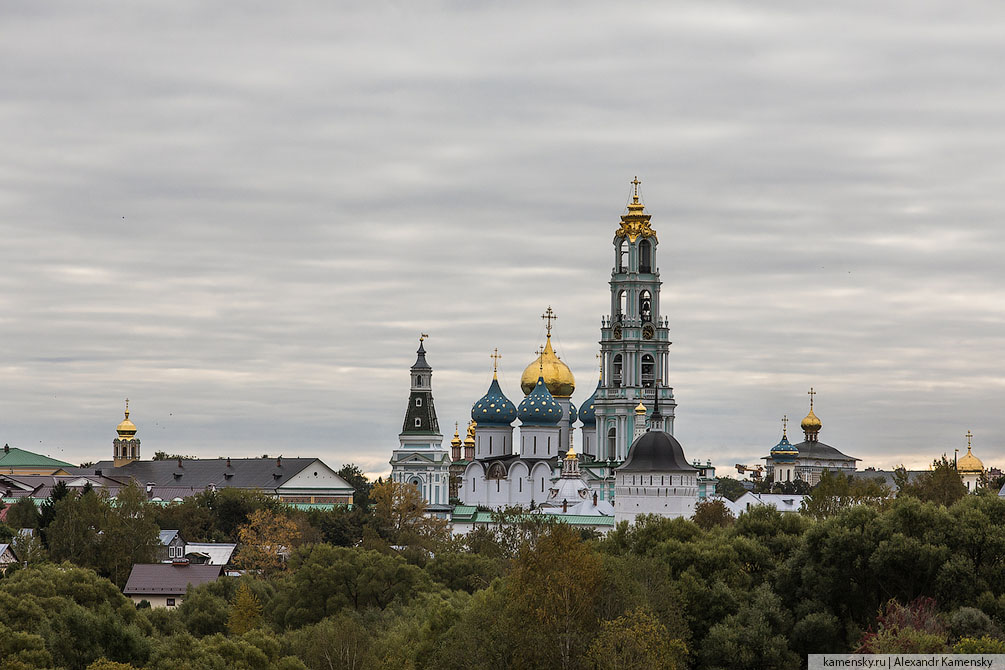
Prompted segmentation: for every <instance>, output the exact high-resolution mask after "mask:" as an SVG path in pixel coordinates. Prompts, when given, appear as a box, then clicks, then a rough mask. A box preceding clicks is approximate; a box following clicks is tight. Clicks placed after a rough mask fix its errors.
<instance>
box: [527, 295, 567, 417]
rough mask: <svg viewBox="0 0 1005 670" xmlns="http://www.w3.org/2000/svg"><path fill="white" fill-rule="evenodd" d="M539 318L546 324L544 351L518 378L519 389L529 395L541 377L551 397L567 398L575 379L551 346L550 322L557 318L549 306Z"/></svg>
mask: <svg viewBox="0 0 1005 670" xmlns="http://www.w3.org/2000/svg"><path fill="white" fill-rule="evenodd" d="M541 318H542V319H544V320H545V321H546V322H547V329H548V336H547V340H546V342H545V345H544V350H543V351H542V352H541V353H540V354H539V355H538V357H537V358H535V359H534V360H533V361H531V363H530V365H528V366H527V368H526V369H525V370H524V371H523V376H521V377H520V389H521V390H522V391H523V394H524V395H529V394H530V392H531V391H533V390H534V386H536V385H537V378H538V377H543V378H544V385H545V386H547V387H548V392H549V393H551V395H552V396H553V397H555V398H569V397H571V396H572V394H573V392H574V391H575V390H576V378H575V377H573V376H572V370H570V369H569V366H568V365H566V364H565V363H563V362H562V359H560V358H559V357H558V356H557V355H556V354H555V350H554V349H553V348H552V346H551V322H552V321H553V320H554V319H557V318H558V317H557V316H555V312H554V311H552V309H551V306H550V305H549V306H548V309H547V311H546V312H545V313H544V314H543V315H542V316H541Z"/></svg>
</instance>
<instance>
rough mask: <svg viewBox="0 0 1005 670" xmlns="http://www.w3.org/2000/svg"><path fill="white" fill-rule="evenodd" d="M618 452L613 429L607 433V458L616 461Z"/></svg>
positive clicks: (615, 434) (615, 433)
mask: <svg viewBox="0 0 1005 670" xmlns="http://www.w3.org/2000/svg"><path fill="white" fill-rule="evenodd" d="M617 451H618V439H617V432H616V431H615V430H614V428H611V429H610V430H608V431H607V458H610V459H616V458H617Z"/></svg>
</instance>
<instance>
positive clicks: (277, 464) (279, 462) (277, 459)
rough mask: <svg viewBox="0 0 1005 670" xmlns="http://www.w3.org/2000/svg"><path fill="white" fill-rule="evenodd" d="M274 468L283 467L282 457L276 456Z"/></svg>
mask: <svg viewBox="0 0 1005 670" xmlns="http://www.w3.org/2000/svg"><path fill="white" fill-rule="evenodd" d="M276 467H277V468H281V467H283V457H282V456H277V457H276Z"/></svg>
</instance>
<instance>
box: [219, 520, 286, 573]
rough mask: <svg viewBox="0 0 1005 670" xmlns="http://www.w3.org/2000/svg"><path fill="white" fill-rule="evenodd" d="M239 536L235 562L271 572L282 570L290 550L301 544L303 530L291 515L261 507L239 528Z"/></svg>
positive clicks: (252, 568)
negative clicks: (301, 530)
mask: <svg viewBox="0 0 1005 670" xmlns="http://www.w3.org/2000/svg"><path fill="white" fill-rule="evenodd" d="M237 538H238V541H239V542H240V548H239V549H238V551H237V556H236V557H235V559H234V564H235V565H237V566H238V567H239V568H244V569H245V570H254V571H258V572H261V573H262V574H265V575H270V574H273V573H275V572H278V571H279V570H282V569H283V567H284V566H285V564H286V558H287V557H288V556H289V555H290V552H291V551H292V550H293V548H294V547H296V546H297V545H299V544H300V539H301V533H300V529H299V528H298V527H297V523H296V522H295V521H294V520H292V519H290V518H289V517H287V516H285V515H283V514H279V513H277V512H271V511H269V510H267V509H260V510H256V511H254V512H252V513H251V515H250V516H249V517H248V522H247V523H245V524H244V525H242V526H240V527H239V528H238V529H237Z"/></svg>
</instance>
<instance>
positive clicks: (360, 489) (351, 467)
mask: <svg viewBox="0 0 1005 670" xmlns="http://www.w3.org/2000/svg"><path fill="white" fill-rule="evenodd" d="M337 474H338V476H339V477H341V478H342V479H344V480H346V481H347V482H348V483H349V484H350V485H351V486H352V488H353V491H354V493H353V497H352V504H353V507H362V508H363V509H366V508H367V507H369V506H370V492H371V490H372V489H373V484H372V483H370V480H369V479H367V477H366V475H365V474H363V471H362V470H361V469H360V467H359V466H358V465H356V464H355V463H346V464H345V465H343V466H342V469H341V470H339V471H338V473H337Z"/></svg>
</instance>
